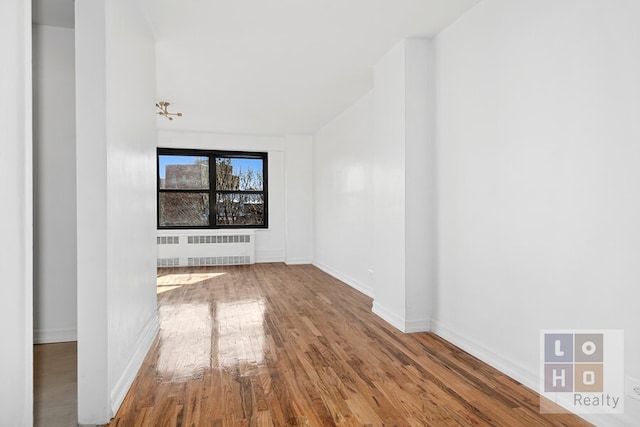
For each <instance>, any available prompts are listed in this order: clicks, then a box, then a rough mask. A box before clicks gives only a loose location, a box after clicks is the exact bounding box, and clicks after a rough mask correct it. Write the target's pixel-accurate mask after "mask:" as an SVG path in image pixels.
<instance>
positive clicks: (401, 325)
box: [371, 301, 431, 334]
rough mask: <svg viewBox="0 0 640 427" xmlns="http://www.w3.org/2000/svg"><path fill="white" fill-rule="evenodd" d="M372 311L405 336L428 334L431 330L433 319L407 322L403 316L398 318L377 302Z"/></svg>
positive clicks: (374, 303)
mask: <svg viewBox="0 0 640 427" xmlns="http://www.w3.org/2000/svg"><path fill="white" fill-rule="evenodd" d="M371 311H372V312H373V313H374V314H375V315H377V316H378V317H380V318H381V319H382V320H384V321H385V322H387V323H389V324H390V325H391V326H393V327H394V328H396V329H398V330H399V331H401V332H403V333H405V334H411V333H414V332H428V331H429V330H430V329H431V319H415V320H407V319H404V318H402V316H398V315H397V314H396V313H394V312H392V311H391V310H389V309H387V308H386V307H383V306H382V305H380V303H378V302H377V301H374V302H373V307H372V308H371Z"/></svg>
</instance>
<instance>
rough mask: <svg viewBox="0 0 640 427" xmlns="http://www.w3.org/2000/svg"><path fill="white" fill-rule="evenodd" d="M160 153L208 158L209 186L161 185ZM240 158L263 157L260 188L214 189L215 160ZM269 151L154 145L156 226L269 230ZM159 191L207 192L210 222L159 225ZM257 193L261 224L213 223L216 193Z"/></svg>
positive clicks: (187, 228) (159, 227) (188, 228)
mask: <svg viewBox="0 0 640 427" xmlns="http://www.w3.org/2000/svg"><path fill="white" fill-rule="evenodd" d="M160 156H199V157H208V158H209V189H208V190H207V189H171V188H164V189H163V188H160ZM217 158H240V159H260V160H262V190H218V189H216V166H217V165H216V159H217ZM268 171H269V167H268V153H266V152H253V151H227V150H199V149H185V148H157V150H156V211H157V212H156V226H157V229H158V230H224V229H243V228H247V229H268V228H269V185H268V184H269V179H268ZM161 193H199V194H202V193H208V194H209V225H169V226H167V225H165V226H162V225H160V194H161ZM238 193H240V194H258V195H262V197H263V200H264V223H263V224H255V225H247V224H237V225H236V224H216V214H215V212H216V209H215V206H216V200H217V195H218V194H238Z"/></svg>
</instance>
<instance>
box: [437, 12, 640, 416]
mask: <svg viewBox="0 0 640 427" xmlns="http://www.w3.org/2000/svg"><path fill="white" fill-rule="evenodd" d="M638 21H640V3H638V2H636V1H629V0H564V1H560V2H558V1H538V0H521V1H517V2H514V1H511V0H485V1H483V2H481V3H480V4H478V6H476V7H475V8H473V9H472V10H471V11H470V12H468V13H467V14H466V15H464V16H463V17H462V18H461V19H460V20H458V21H457V22H456V23H454V24H453V25H452V26H450V27H449V28H447V29H446V30H445V31H443V32H442V33H441V34H440V35H439V36H438V37H437V38H436V65H437V71H436V74H437V107H436V108H437V123H436V129H437V162H438V163H437V164H438V173H437V194H438V196H437V204H438V237H439V240H438V241H439V246H438V249H439V250H438V288H437V305H436V313H435V316H436V318H437V322H436V323H435V324H434V329H435V330H436V332H438V333H439V334H441V335H443V336H444V337H445V338H447V339H449V340H451V341H453V342H454V343H456V344H458V345H461V346H462V347H463V348H466V349H467V350H469V351H471V352H472V353H475V354H476V355H480V356H481V357H482V358H483V359H485V360H487V361H490V362H491V363H492V364H494V365H496V366H498V367H500V368H501V369H503V370H504V371H506V372H508V373H510V374H512V375H513V376H514V377H515V378H517V379H519V380H521V381H523V382H524V383H525V384H527V385H529V386H531V387H534V388H537V380H536V378H537V369H538V365H537V364H538V355H539V348H538V345H539V340H538V336H539V331H540V329H543V328H549V329H565V328H578V329H589V328H593V329H600V328H614V329H618V328H620V329H624V331H625V340H626V341H625V345H626V348H625V364H626V365H625V368H626V372H627V374H628V375H632V376H634V377H636V378H640V357H638V355H639V354H640V311H639V310H638V301H640V287H639V286H638V283H639V281H640V262H638V259H639V256H640V244H639V242H640V222H639V221H638V218H640V193H639V192H638V183H639V182H640V168H639V167H638V164H639V163H640V143H639V141H640V121H639V120H638V117H640V79H638V76H640V57H639V56H638V55H637V52H638V51H640V26H638V24H637V23H638ZM625 411H626V415H625V416H624V418H623V419H625V420H626V421H627V422H628V425H638V422H639V421H640V402H638V401H634V400H631V399H627V401H626V408H625ZM600 422H601V423H602V425H605V423H607V422H609V423H610V425H622V424H621V423H622V422H623V421H622V419H617V418H614V417H610V418H607V417H602V418H601V419H600Z"/></svg>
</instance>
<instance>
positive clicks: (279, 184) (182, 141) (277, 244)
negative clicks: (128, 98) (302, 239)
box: [154, 112, 286, 262]
mask: <svg viewBox="0 0 640 427" xmlns="http://www.w3.org/2000/svg"><path fill="white" fill-rule="evenodd" d="M184 114H187V112H185V113H184ZM158 120H166V119H164V118H162V117H159V118H158ZM158 147H162V148H200V149H203V150H235V151H261V152H265V151H266V152H267V153H268V157H269V165H268V166H269V169H268V180H269V228H268V229H266V230H264V229H256V230H255V232H256V262H284V261H285V252H286V249H285V215H286V214H285V139H284V138H283V137H275V136H253V135H222V134H214V133H207V132H186V131H168V130H161V131H159V135H158ZM154 170H155V169H154ZM154 173H155V172H154ZM154 176H155V175H154ZM155 223H156V221H155V220H154V225H155Z"/></svg>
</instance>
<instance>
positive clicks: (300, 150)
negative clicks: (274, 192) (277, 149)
mask: <svg viewBox="0 0 640 427" xmlns="http://www.w3.org/2000/svg"><path fill="white" fill-rule="evenodd" d="M312 151H313V137H312V136H310V135H287V136H286V138H285V149H284V166H285V174H284V180H285V203H286V208H285V224H286V225H285V248H286V256H285V262H286V263H287V264H311V261H312V259H313V172H312V169H313V167H312V164H313V162H312Z"/></svg>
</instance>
